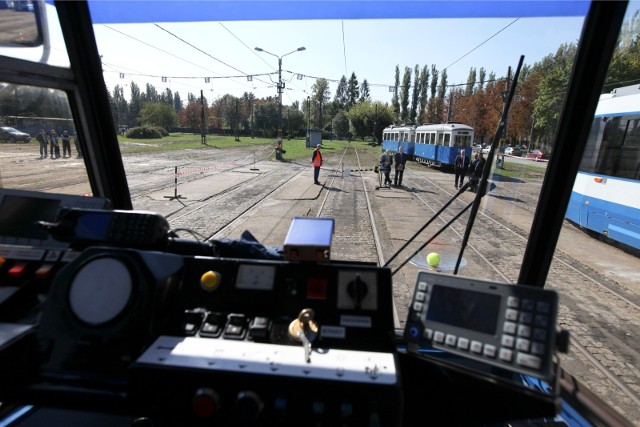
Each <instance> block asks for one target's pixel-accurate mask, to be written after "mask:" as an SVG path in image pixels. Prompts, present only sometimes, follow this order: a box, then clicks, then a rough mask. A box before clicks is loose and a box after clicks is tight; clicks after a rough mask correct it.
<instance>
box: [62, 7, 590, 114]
mask: <svg viewBox="0 0 640 427" xmlns="http://www.w3.org/2000/svg"><path fill="white" fill-rule="evenodd" d="M92 2H94V3H95V2H97V3H99V4H103V5H108V6H111V5H118V7H121V9H119V8H118V7H112V9H115V12H116V13H117V16H126V15H127V14H126V10H124V8H126V7H127V5H128V4H131V2H124V3H120V2H118V1H115V0H114V1H110V2H107V1H105V0H92ZM142 3H143V4H145V3H146V4H151V3H150V2H142ZM160 3H161V4H162V3H163V2H162V1H161V2H160ZM164 3H165V4H174V5H185V7H186V6H190V7H193V8H195V10H187V11H186V12H188V13H191V14H192V15H193V14H194V13H195V14H196V15H197V14H198V12H199V9H198V8H199V7H202V6H203V5H212V4H222V5H224V6H225V7H227V8H230V6H229V5H232V6H234V7H236V8H238V9H240V12H234V13H236V16H235V18H234V19H236V20H227V21H211V22H198V21H197V20H196V21H194V22H188V23H175V22H166V21H167V20H171V17H169V19H167V18H164V19H162V20H161V22H147V23H139V24H138V23H136V24H128V23H127V24H119V23H97V24H94V32H95V35H96V41H97V45H98V50H99V53H100V55H101V58H102V63H103V70H104V78H105V82H106V84H107V88H108V89H109V90H110V91H112V90H113V88H114V86H115V85H120V86H122V87H124V94H125V97H128V96H129V93H130V82H131V81H133V82H135V83H136V84H137V85H138V86H140V88H141V89H142V90H143V91H144V87H145V85H146V83H147V82H149V83H150V84H152V85H153V86H154V87H155V88H156V90H157V91H159V92H161V91H164V90H165V88H169V89H171V90H172V92H174V93H175V92H179V93H180V96H181V98H182V99H183V100H186V98H187V94H188V93H193V94H194V95H196V96H199V95H200V91H203V93H204V96H205V97H207V99H208V100H210V101H211V100H214V99H217V98H219V97H221V96H223V95H224V94H227V93H228V94H231V95H233V96H236V97H239V96H242V94H243V93H245V92H253V93H254V94H255V95H256V96H257V97H258V98H262V97H268V96H277V94H276V82H277V80H278V75H277V72H278V58H277V57H278V56H280V57H282V56H283V55H284V57H282V80H283V82H284V83H285V91H284V93H283V104H284V105H290V104H291V103H293V102H294V101H300V102H302V101H304V100H306V98H307V96H309V95H311V93H312V87H313V85H314V83H315V81H316V79H317V78H325V79H327V80H329V83H330V86H329V87H330V92H331V95H330V96H331V99H333V96H334V95H335V91H336V87H337V82H338V81H339V80H340V78H341V77H342V76H346V77H347V79H348V78H349V77H350V76H351V73H355V75H356V77H357V79H358V81H359V83H362V81H363V80H365V79H366V80H367V82H368V83H369V87H370V96H371V99H372V100H378V101H381V102H386V103H388V102H390V101H391V98H392V95H393V93H392V92H391V91H390V87H392V86H393V85H394V79H395V68H396V66H399V67H400V79H401V80H402V77H403V74H404V69H405V67H410V68H411V69H412V83H413V77H414V74H413V69H414V67H415V66H416V65H418V66H419V67H420V69H422V67H423V66H424V65H427V66H428V67H429V68H431V66H432V65H435V66H436V68H437V69H438V71H440V72H442V70H443V69H445V68H446V70H447V75H448V83H449V84H450V85H451V84H464V83H466V81H467V77H468V75H469V70H470V68H471V67H475V68H476V69H479V68H481V67H483V68H484V69H485V70H486V71H487V75H488V74H489V73H491V72H494V73H495V74H496V76H498V77H501V76H505V75H506V73H507V69H508V67H510V66H511V67H512V68H513V69H515V67H516V66H517V64H518V61H519V59H520V56H521V55H524V63H525V64H530V65H531V64H533V63H535V62H537V61H539V60H540V59H542V58H543V57H544V56H546V55H548V54H553V53H555V51H556V50H557V48H558V47H559V46H560V45H561V44H563V43H573V42H577V40H578V39H579V37H580V32H581V29H582V25H583V22H584V17H583V16H564V17H542V18H527V17H519V16H513V15H514V14H513V12H510V11H507V12H505V13H504V14H505V15H510V16H507V17H501V18H487V17H481V18H463V19H454V18H437V19H436V18H429V19H411V18H406V16H411V14H410V13H406V12H404V13H399V14H400V15H402V17H403V18H404V19H344V20H341V19H300V20H268V21H255V20H253V21H242V20H237V17H238V16H243V13H242V8H243V7H244V8H245V9H247V10H249V7H250V6H252V5H253V6H255V5H256V4H257V5H259V6H262V7H265V5H269V6H270V5H272V4H275V5H276V6H278V5H280V6H281V7H283V9H282V10H285V11H287V10H289V9H291V5H295V6H298V8H299V9H300V10H302V11H303V12H305V13H306V15H305V17H308V16H310V15H313V14H318V9H313V8H312V7H311V6H309V7H306V5H315V7H320V8H322V7H323V5H331V4H338V5H341V4H343V3H341V2H335V1H334V2H314V1H311V0H309V1H299V0H296V1H293V0H289V1H287V0H285V1H282V2H256V1H242V0H234V1H231V0H229V1H218V2H217V3H216V2H207V1H202V2H197V1H196V2H164ZM344 3H345V4H346V3H350V4H351V5H352V6H354V5H355V6H354V7H355V9H354V12H353V14H354V15H355V16H358V17H359V16H363V15H366V7H367V6H368V7H371V8H375V7H376V5H387V7H389V5H400V3H398V2H376V1H359V0H358V1H345V2H344ZM403 3H404V4H405V6H406V5H409V6H411V5H415V4H419V5H428V6H430V7H431V10H430V12H429V13H431V11H433V10H435V9H434V7H435V6H437V5H438V2H437V1H421V2H420V1H414V2H411V1H410V2H406V1H405V2H403ZM485 3H486V2H485ZM529 3H532V2H529ZM553 3H557V4H560V5H565V4H568V3H570V2H569V1H559V2H545V1H542V2H533V3H532V4H533V7H538V5H540V4H553ZM574 3H575V2H574ZM579 3H580V2H579ZM581 3H582V4H584V3H585V2H584V1H582V2H581ZM446 4H453V5H455V6H456V7H457V8H458V9H460V8H461V7H468V6H469V5H471V6H473V5H475V4H481V3H480V2H474V1H471V2H469V1H466V2H465V1H455V0H453V1H451V2H447V3H446ZM523 4H527V2H526V1H507V0H503V1H496V2H493V5H494V7H495V8H496V10H495V11H493V12H496V11H497V12H500V10H501V9H505V10H506V9H508V8H507V7H506V6H509V5H523ZM283 5H284V6H283ZM359 6H362V7H365V9H364V11H363V9H362V7H360V8H358V7H359ZM287 8H289V9H287ZM307 9H308V10H307ZM478 9H479V10H482V8H478ZM269 10H271V9H269ZM278 11H279V9H276V10H275V11H274V15H275V16H279V15H280V14H279V13H278ZM259 12H260V11H258V12H255V11H254V12H253V13H254V15H257V14H258V13H259ZM493 12H492V13H493ZM341 13H343V12H340V13H338V15H339V14H341ZM465 13H466V12H465ZM474 13H475V12H474ZM282 14H284V13H282ZM454 14H455V10H454ZM471 14H473V13H471ZM494 14H495V13H494ZM497 14H500V13H497ZM248 15H249V17H251V14H248ZM303 15H304V13H303ZM328 15H331V14H330V13H329V14H328ZM373 15H375V14H373ZM138 17H139V16H134V18H135V19H138ZM118 19H119V18H118ZM189 19H193V17H191V18H189ZM196 19H198V17H197V16H196ZM202 19H204V15H203V18H202ZM96 20H97V21H99V19H96ZM125 20H126V19H125ZM106 21H107V22H110V21H109V20H108V19H107V20H106ZM54 30H55V29H54ZM52 38H53V39H54V40H53V41H52V43H53V42H55V40H56V39H57V38H58V36H57V35H55V34H54V35H53V36H52ZM54 44H55V43H54ZM255 47H260V48H262V49H264V51H266V52H269V53H271V54H269V53H266V52H257V51H256V50H254V48H255ZM300 47H304V48H305V50H303V51H297V50H296V49H298V48H300ZM59 52H60V49H55V48H54V49H53V50H52V55H53V56H55V55H56V54H57V53H59ZM291 52H293V53H291ZM51 62H55V61H51ZM207 78H208V81H207Z"/></svg>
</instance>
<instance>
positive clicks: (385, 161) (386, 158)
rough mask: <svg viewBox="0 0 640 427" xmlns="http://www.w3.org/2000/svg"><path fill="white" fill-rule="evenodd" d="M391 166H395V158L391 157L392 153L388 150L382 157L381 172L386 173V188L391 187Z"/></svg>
mask: <svg viewBox="0 0 640 427" xmlns="http://www.w3.org/2000/svg"><path fill="white" fill-rule="evenodd" d="M391 165H393V156H392V155H391V151H389V150H387V151H385V152H384V154H383V155H382V157H380V170H381V171H383V172H384V185H385V186H386V187H391V178H389V174H390V173H391Z"/></svg>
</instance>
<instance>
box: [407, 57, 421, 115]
mask: <svg viewBox="0 0 640 427" xmlns="http://www.w3.org/2000/svg"><path fill="white" fill-rule="evenodd" d="M413 73H414V78H413V94H412V96H411V110H410V111H409V121H410V122H411V123H417V119H418V100H419V98H420V84H421V81H420V67H418V64H416V67H415V68H414V69H413Z"/></svg>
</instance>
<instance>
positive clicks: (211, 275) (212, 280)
mask: <svg viewBox="0 0 640 427" xmlns="http://www.w3.org/2000/svg"><path fill="white" fill-rule="evenodd" d="M200 286H201V287H202V289H204V290H205V291H207V292H213V291H215V290H216V289H218V286H220V273H217V272H215V271H211V270H209V271H207V272H206V273H204V274H203V275H202V277H200Z"/></svg>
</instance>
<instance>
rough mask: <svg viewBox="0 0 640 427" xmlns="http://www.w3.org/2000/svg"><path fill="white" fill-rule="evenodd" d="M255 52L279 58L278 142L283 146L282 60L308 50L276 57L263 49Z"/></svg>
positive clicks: (299, 49)
mask: <svg viewBox="0 0 640 427" xmlns="http://www.w3.org/2000/svg"><path fill="white" fill-rule="evenodd" d="M255 50H257V51H258V52H264V53H266V54H269V55H271V56H275V57H276V58H278V86H277V87H278V142H279V143H281V144H282V92H283V91H284V83H283V82H282V58H284V57H285V56H287V55H291V54H292V53H295V52H300V51H303V50H306V48H305V47H304V46H301V47H299V48H297V49H296V50H292V51H291V52H289V53H285V54H284V55H280V56H278V55H276V54H274V53H271V52H268V51H266V50H264V49H262V48H259V47H256V48H255Z"/></svg>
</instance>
